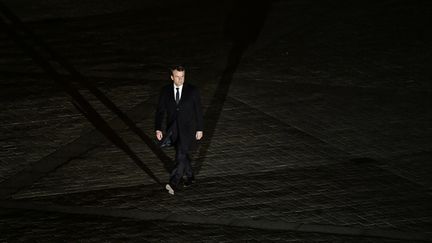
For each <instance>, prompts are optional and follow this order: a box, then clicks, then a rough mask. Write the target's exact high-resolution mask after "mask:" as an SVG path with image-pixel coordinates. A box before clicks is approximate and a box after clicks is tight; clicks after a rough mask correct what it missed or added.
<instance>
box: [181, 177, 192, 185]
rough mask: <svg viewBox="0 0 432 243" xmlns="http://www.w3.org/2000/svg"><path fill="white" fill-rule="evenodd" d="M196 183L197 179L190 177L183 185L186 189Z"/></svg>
mask: <svg viewBox="0 0 432 243" xmlns="http://www.w3.org/2000/svg"><path fill="white" fill-rule="evenodd" d="M194 183H195V177H189V178H187V180H186V181H185V182H184V183H183V186H184V187H189V186H192V184H194Z"/></svg>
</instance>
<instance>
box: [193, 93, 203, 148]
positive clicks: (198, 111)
mask: <svg viewBox="0 0 432 243" xmlns="http://www.w3.org/2000/svg"><path fill="white" fill-rule="evenodd" d="M194 109H195V119H196V128H197V132H196V135H195V138H196V139H197V140H200V139H201V138H202V137H203V130H204V121H203V120H204V119H203V112H202V106H201V97H200V94H199V91H198V89H195V94H194Z"/></svg>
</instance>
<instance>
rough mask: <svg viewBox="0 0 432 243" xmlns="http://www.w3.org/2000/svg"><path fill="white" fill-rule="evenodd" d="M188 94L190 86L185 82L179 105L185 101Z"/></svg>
mask: <svg viewBox="0 0 432 243" xmlns="http://www.w3.org/2000/svg"><path fill="white" fill-rule="evenodd" d="M188 94H189V87H188V85H187V84H183V89H182V94H181V98H180V102H179V105H180V104H181V103H183V101H184V100H185V99H186V97H187V95H188ZM174 102H175V101H174Z"/></svg>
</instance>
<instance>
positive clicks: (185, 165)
mask: <svg viewBox="0 0 432 243" xmlns="http://www.w3.org/2000/svg"><path fill="white" fill-rule="evenodd" d="M181 142H182V141H181V139H180V136H177V141H176V146H175V147H176V155H175V159H176V164H175V167H174V169H173V170H172V171H171V174H170V184H171V185H173V186H175V187H177V186H178V184H179V183H180V181H181V179H182V178H183V175H186V177H187V178H192V177H193V171H192V166H191V161H190V158H189V151H188V150H185V149H184V148H182V143H181Z"/></svg>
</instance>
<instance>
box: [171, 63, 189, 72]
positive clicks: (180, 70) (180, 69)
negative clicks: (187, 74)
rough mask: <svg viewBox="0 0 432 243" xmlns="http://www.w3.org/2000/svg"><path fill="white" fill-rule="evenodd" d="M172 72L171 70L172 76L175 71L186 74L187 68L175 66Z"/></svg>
mask: <svg viewBox="0 0 432 243" xmlns="http://www.w3.org/2000/svg"><path fill="white" fill-rule="evenodd" d="M170 70H171V74H172V73H173V72H174V71H178V72H184V71H185V70H186V68H185V67H184V66H183V65H174V66H172V67H171V69H170Z"/></svg>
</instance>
